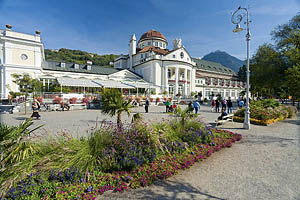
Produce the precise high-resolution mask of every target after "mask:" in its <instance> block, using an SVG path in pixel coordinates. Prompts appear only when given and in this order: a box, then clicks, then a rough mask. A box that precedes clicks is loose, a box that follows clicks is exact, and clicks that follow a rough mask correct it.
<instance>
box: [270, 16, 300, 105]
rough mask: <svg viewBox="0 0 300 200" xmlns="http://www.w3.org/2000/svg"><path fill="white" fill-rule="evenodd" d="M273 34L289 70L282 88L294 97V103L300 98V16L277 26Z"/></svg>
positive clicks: (286, 72)
mask: <svg viewBox="0 0 300 200" xmlns="http://www.w3.org/2000/svg"><path fill="white" fill-rule="evenodd" d="M271 34H272V39H273V40H274V41H275V43H276V47H277V49H278V51H279V52H280V53H281V55H282V56H283V58H284V61H285V62H286V64H287V68H288V69H287V70H286V71H285V74H283V75H285V77H284V78H285V83H284V84H283V87H282V88H283V90H284V91H287V92H288V95H292V96H293V103H294V100H295V98H299V93H298V92H299V87H297V83H298V85H299V80H297V77H298V74H299V63H300V14H298V15H296V16H294V17H293V18H292V19H291V20H290V21H289V22H288V23H286V24H282V25H279V26H277V27H276V28H275V30H274V31H273V32H272V33H271Z"/></svg>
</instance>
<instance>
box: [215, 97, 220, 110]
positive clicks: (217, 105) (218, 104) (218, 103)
mask: <svg viewBox="0 0 300 200" xmlns="http://www.w3.org/2000/svg"><path fill="white" fill-rule="evenodd" d="M216 112H220V102H219V100H218V99H217V100H216Z"/></svg>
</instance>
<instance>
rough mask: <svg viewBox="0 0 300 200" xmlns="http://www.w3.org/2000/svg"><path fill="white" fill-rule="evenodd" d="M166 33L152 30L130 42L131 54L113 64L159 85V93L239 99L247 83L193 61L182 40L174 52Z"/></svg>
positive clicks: (224, 70)
mask: <svg viewBox="0 0 300 200" xmlns="http://www.w3.org/2000/svg"><path fill="white" fill-rule="evenodd" d="M167 46H168V42H167V39H166V38H165V36H164V35H163V34H161V33H160V32H158V31H155V30H150V31H148V32H146V33H144V34H143V35H142V36H141V37H140V39H139V40H138V42H137V40H136V36H135V34H133V35H132V37H131V38H130V41H129V53H128V55H121V56H120V57H119V58H117V59H116V60H115V62H114V67H115V68H116V69H129V70H131V71H134V72H135V73H137V74H139V75H140V76H142V77H143V79H145V80H146V81H148V82H150V83H152V84H154V85H156V86H157V89H156V93H168V94H169V95H171V96H176V95H177V96H178V95H180V96H184V97H185V96H186V97H187V96H190V95H191V93H192V92H196V93H202V96H203V97H204V98H209V97H211V95H212V94H214V95H218V94H220V95H221V96H222V97H231V98H234V99H235V98H237V97H238V96H239V93H240V92H241V91H242V90H244V88H245V83H242V82H240V81H239V80H238V78H237V76H236V73H235V72H234V71H232V70H231V69H229V68H226V67H224V66H222V65H221V64H219V63H214V62H209V61H205V60H201V59H197V58H192V57H191V56H190V54H189V52H188V51H187V50H186V49H185V48H184V46H183V45H182V41H181V39H174V40H173V49H172V50H169V49H167Z"/></svg>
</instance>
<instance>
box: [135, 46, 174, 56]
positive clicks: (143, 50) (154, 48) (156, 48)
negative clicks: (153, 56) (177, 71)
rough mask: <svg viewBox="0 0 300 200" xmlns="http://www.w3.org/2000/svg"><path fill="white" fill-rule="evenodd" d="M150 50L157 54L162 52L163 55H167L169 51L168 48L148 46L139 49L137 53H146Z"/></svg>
mask: <svg viewBox="0 0 300 200" xmlns="http://www.w3.org/2000/svg"><path fill="white" fill-rule="evenodd" d="M148 51H153V52H155V53H157V54H161V55H167V54H168V53H169V51H168V50H166V49H161V48H159V47H154V46H146V47H144V48H143V49H141V50H139V51H138V52H137V53H145V52H148Z"/></svg>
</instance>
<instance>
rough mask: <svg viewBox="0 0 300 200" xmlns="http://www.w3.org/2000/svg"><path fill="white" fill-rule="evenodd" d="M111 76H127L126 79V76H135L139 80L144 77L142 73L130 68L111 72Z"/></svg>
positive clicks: (130, 77)
mask: <svg viewBox="0 0 300 200" xmlns="http://www.w3.org/2000/svg"><path fill="white" fill-rule="evenodd" d="M109 77H122V78H125V79H126V78H129V79H132V78H133V79H137V80H139V79H141V78H142V77H141V76H140V75H138V74H136V73H134V72H132V71H130V70H127V69H123V70H121V71H118V72H115V73H113V74H110V76H109Z"/></svg>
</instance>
